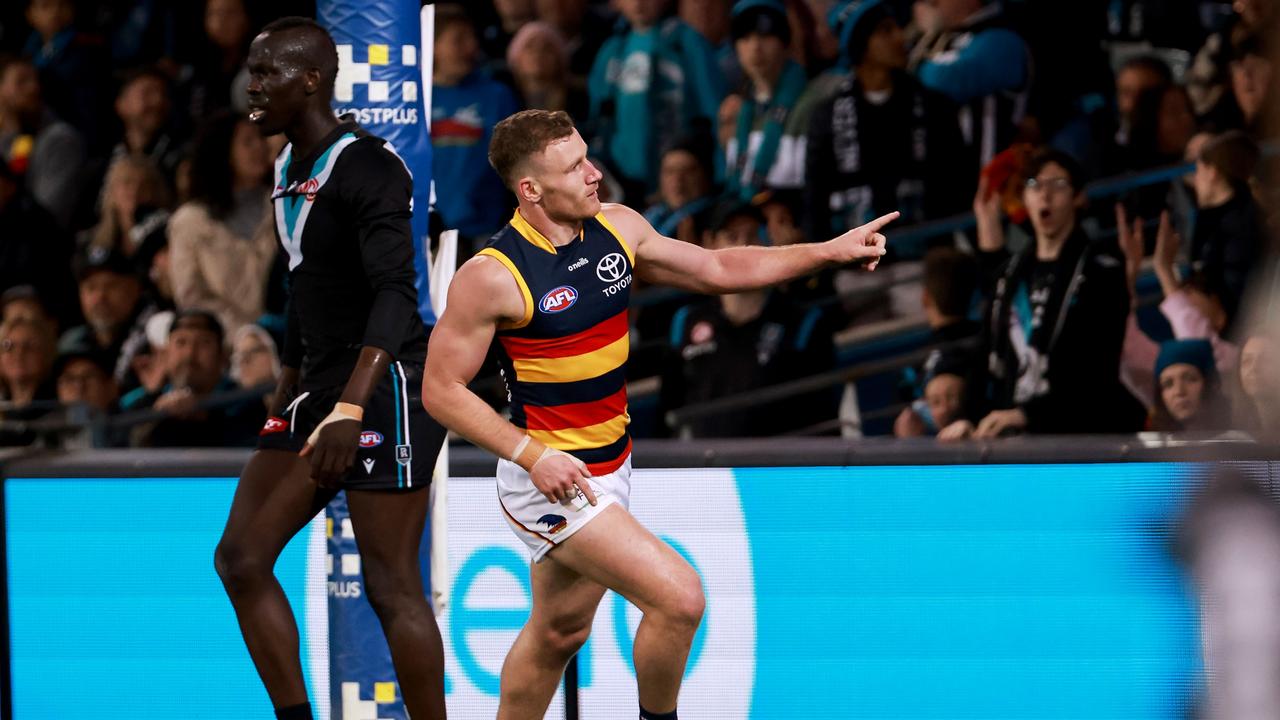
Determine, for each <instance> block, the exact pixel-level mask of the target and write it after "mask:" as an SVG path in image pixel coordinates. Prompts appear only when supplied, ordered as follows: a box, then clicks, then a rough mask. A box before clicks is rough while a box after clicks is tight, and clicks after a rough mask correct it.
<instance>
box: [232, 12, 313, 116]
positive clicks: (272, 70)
mask: <svg viewBox="0 0 1280 720" xmlns="http://www.w3.org/2000/svg"><path fill="white" fill-rule="evenodd" d="M246 65H247V67H248V70H249V87H248V94H249V122H252V123H254V124H255V125H257V126H258V130H259V131H261V132H262V134H263V135H275V134H277V133H282V132H284V131H285V130H286V129H287V128H288V127H289V126H290V125H292V124H293V121H294V118H296V117H297V116H298V115H299V113H301V112H302V109H303V108H304V107H305V106H306V102H307V98H308V95H309V93H308V92H307V86H308V70H307V68H306V65H305V64H304V63H302V62H301V61H300V58H299V57H298V54H297V53H294V52H290V51H289V48H288V47H287V46H286V43H285V42H283V38H282V37H281V36H280V35H279V34H278V33H262V34H260V35H258V37H256V38H254V39H253V43H252V44H251V45H250V46H249V60H248V62H247V63H246ZM313 80H315V81H318V73H317V77H316V78H313Z"/></svg>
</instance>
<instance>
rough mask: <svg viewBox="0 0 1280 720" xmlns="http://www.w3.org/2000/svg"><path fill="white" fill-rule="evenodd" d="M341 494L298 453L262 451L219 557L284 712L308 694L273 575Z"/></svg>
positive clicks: (261, 669) (234, 504)
mask: <svg viewBox="0 0 1280 720" xmlns="http://www.w3.org/2000/svg"><path fill="white" fill-rule="evenodd" d="M336 492H337V491H336V490H332V489H326V488H321V487H319V486H318V485H316V483H315V481H313V480H312V479H311V466H310V464H309V463H307V461H306V460H304V459H302V458H299V457H298V455H297V454H296V453H291V452H285V451H282V450H259V451H257V452H255V453H254V454H253V456H252V457H250V458H249V463H248V464H247V465H245V468H244V472H243V473H242V474H241V475H240V483H239V484H238V485H237V486H236V494H235V499H233V500H232V501H231V512H230V514H229V516H228V517H227V526H226V529H224V530H223V532H222V539H221V540H220V541H218V547H217V550H216V551H215V552H214V567H216V568H217V570H218V576H219V577H221V578H222V585H223V587H224V588H226V591H227V596H228V597H230V598H231V604H232V605H233V606H234V607H235V611H236V618H237V619H238V620H239V621H240V632H241V633H242V634H243V635H244V642H245V645H246V646H247V647H248V649H249V656H250V657H252V658H253V664H254V666H255V667H256V668H257V669H258V675H259V676H260V677H261V678H262V684H263V685H265V686H266V688H267V694H268V695H269V696H270V697H271V702H272V704H273V705H274V706H275V707H277V708H281V707H289V706H292V705H300V704H302V703H306V702H307V688H306V685H305V683H304V680H303V678H302V661H301V659H300V658H299V657H298V652H299V650H298V624H297V622H296V621H295V620H294V616H293V610H292V609H291V608H290V607H289V600H288V599H287V598H286V597H285V594H284V589H283V588H281V587H280V582H279V581H278V580H276V576H275V573H274V572H273V568H274V567H275V564H276V559H277V558H278V557H279V556H280V553H281V551H283V550H284V546H285V545H286V544H288V542H289V540H290V539H291V538H292V537H293V536H294V535H296V534H297V533H298V531H299V530H301V529H302V528H303V527H305V526H306V524H307V523H308V522H310V520H311V518H313V517H315V515H316V513H318V512H320V510H321V509H323V508H324V506H325V505H327V504H328V503H329V501H330V500H331V499H333V496H334V495H335V494H336Z"/></svg>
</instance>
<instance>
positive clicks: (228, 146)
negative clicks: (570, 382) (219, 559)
mask: <svg viewBox="0 0 1280 720" xmlns="http://www.w3.org/2000/svg"><path fill="white" fill-rule="evenodd" d="M436 8H437V9H436V20H435V30H434V32H435V42H434V50H433V59H434V71H433V88H432V108H431V116H432V126H431V138H432V144H433V151H434V157H433V164H434V168H433V172H434V175H435V177H437V178H446V177H447V178H449V182H447V183H437V185H436V194H437V198H438V203H437V206H436V211H437V212H438V213H439V215H440V220H441V221H442V222H440V223H438V225H440V226H443V227H449V228H456V229H458V231H459V234H460V236H461V238H462V241H461V242H462V251H461V252H460V255H461V256H462V258H463V259H465V258H466V257H469V255H470V254H471V252H473V251H474V250H476V249H478V248H479V247H481V246H483V244H484V243H485V242H486V240H487V238H488V237H489V236H490V235H491V234H492V233H494V232H496V231H497V230H499V229H500V228H501V227H502V226H503V224H505V223H506V221H507V220H508V219H509V218H510V216H511V212H512V208H513V207H514V201H513V198H512V197H511V196H510V194H509V193H508V192H507V191H506V190H505V188H503V186H502V184H501V182H500V181H499V179H498V177H497V176H496V175H495V174H494V172H493V171H492V169H491V168H490V167H489V165H488V162H487V155H486V154H487V147H488V139H489V134H490V132H491V131H492V128H493V126H494V125H495V124H496V123H497V122H498V121H499V120H501V119H502V118H504V117H506V116H507V115H509V114H510V113H512V112H514V111H516V110H519V109H521V108H546V109H553V110H565V111H567V112H568V113H569V114H570V115H571V116H572V117H573V118H574V120H575V122H576V124H577V126H578V128H579V130H580V132H581V133H582V135H583V137H584V139H586V140H587V142H588V144H589V146H590V148H591V153H592V158H593V160H594V161H595V162H596V164H597V166H599V167H600V168H601V169H602V171H604V173H605V180H604V181H603V183H602V188H601V197H602V199H605V200H611V201H615V202H625V203H627V204H629V205H631V206H633V207H635V208H636V209H638V210H641V211H643V212H644V213H645V215H646V217H648V219H649V220H650V222H652V223H653V225H654V226H655V227H656V228H657V229H658V230H659V231H660V232H662V233H664V234H666V235H668V236H670V237H673V238H677V239H679V240H681V241H684V242H690V243H696V244H699V245H702V246H704V247H708V248H721V247H731V246H738V245H772V246H781V245H787V244H793V243H802V242H814V241H821V240H825V239H827V238H830V237H833V236H835V235H837V234H839V233H841V232H844V231H845V230H848V229H850V228H852V227H855V226H857V225H859V224H862V223H864V222H866V221H867V220H870V219H872V218H874V217H876V216H878V215H881V214H883V213H886V212H890V211H892V210H899V211H901V212H902V218H901V219H900V220H899V221H898V222H897V223H896V224H895V225H894V226H892V227H891V231H890V233H889V237H890V243H889V247H890V255H889V256H888V257H887V259H886V261H885V262H884V264H883V266H882V267H881V269H880V270H878V271H877V272H876V273H873V274H868V273H863V272H860V271H858V270H856V269H849V268H834V269H831V270H828V271H824V272H822V273H820V274H818V275H816V276H814V277H811V278H804V279H801V280H797V281H795V282H792V283H789V284H788V285H786V286H784V287H780V288H777V289H775V290H771V291H764V292H756V293H743V294H738V295H730V296H725V297H721V298H711V299H702V298H695V297H691V296H687V295H682V294H679V293H673V292H670V291H665V290H662V289H659V288H646V287H643V286H637V287H636V289H635V291H634V293H633V298H634V300H633V308H632V313H631V320H632V325H633V332H632V340H633V343H632V347H633V351H632V361H631V363H630V365H629V369H628V376H629V379H630V380H631V397H632V415H633V420H634V421H635V422H634V425H633V429H634V431H635V433H636V434H637V435H638V436H642V437H643V436H679V437H722V436H765V435H778V434H794V433H801V434H842V435H845V436H857V435H875V434H884V435H888V434H894V435H898V436H936V437H937V438H938V439H939V440H940V441H944V442H946V441H961V440H964V439H966V438H994V437H1000V436H1003V435H1009V434H1017V433H1135V432H1140V431H1144V430H1147V431H1160V432H1208V433H1226V432H1230V433H1235V434H1238V435H1241V436H1248V437H1254V438H1258V439H1268V438H1276V437H1280V405H1277V402H1276V399H1275V398H1276V395H1277V389H1278V388H1280V379H1278V375H1280V362H1277V357H1278V356H1277V347H1276V346H1275V341H1274V339H1273V338H1272V337H1270V336H1268V335H1267V334H1266V333H1264V332H1261V331H1260V330H1259V328H1260V327H1262V324H1261V323H1262V321H1261V320H1260V319H1259V318H1265V317H1266V315H1265V313H1266V311H1267V309H1268V308H1267V303H1266V302H1265V301H1260V300H1257V299H1256V298H1265V297H1271V296H1272V295H1273V294H1274V292H1273V288H1274V286H1275V285H1276V284H1277V278H1278V277H1280V276H1278V275H1277V255H1278V252H1277V250H1278V248H1277V245H1276V243H1275V241H1274V240H1273V237H1274V234H1273V232H1272V230H1273V229H1274V223H1275V222H1276V221H1277V220H1278V218H1277V217H1276V210H1277V208H1280V204H1278V203H1277V201H1276V200H1277V192H1278V191H1280V184H1278V183H1280V177H1278V176H1277V158H1276V143H1275V132H1276V130H1277V128H1278V127H1280V124H1278V121H1280V117H1277V102H1278V100H1277V89H1276V85H1277V82H1280V74H1278V73H1277V72H1276V70H1275V67H1274V64H1275V58H1276V52H1275V50H1276V41H1277V40H1278V38H1275V37H1274V35H1275V33H1274V30H1275V28H1276V26H1277V21H1278V20H1280V0H1235V1H1234V2H1228V1H1226V0H1071V1H1070V2H1068V1H1066V0H1022V1H1021V2H1018V1H1010V2H1004V3H1001V2H994V1H991V2H988V1H986V0H916V1H914V2H913V1H911V0H853V1H850V0H737V1H736V2H735V1H734V0H612V1H608V2H606V1H593V0H493V1H492V2H485V1H477V2H466V3H456V4H451V3H436ZM313 13H314V5H313V3H311V2H305V1H301V0H299V1H296V2H295V1H292V0H291V1H288V2H255V3H252V4H250V3H248V2H247V0H204V1H203V2H178V1H177V0H25V1H19V2H11V3H6V4H5V5H4V7H3V9H0V292H2V293H3V295H2V296H0V306H2V311H3V317H2V321H0V398H2V400H3V404H2V405H0V412H2V415H3V422H2V423H0V440H2V441H3V442H4V443H5V444H11V445H12V444H30V443H33V442H49V441H50V437H52V436H53V435H57V434H58V433H56V432H54V431H53V430H52V429H53V428H58V427H61V428H64V429H65V428H66V427H76V426H83V427H91V428H93V430H92V432H86V433H81V434H80V436H79V437H78V438H77V439H73V442H85V443H93V444H97V445H106V446H127V445H142V446H169V447H173V446H236V445H251V444H252V443H253V441H254V439H255V437H256V435H257V431H258V429H259V428H260V427H261V425H262V422H263V420H264V418H265V404H264V397H265V395H266V393H267V392H268V389H269V388H270V386H271V384H272V383H274V379H275V377H276V375H277V374H278V372H279V367H280V365H279V360H278V353H277V345H278V340H279V339H280V338H281V336H282V331H283V325H282V323H283V319H282V312H283V308H284V299H285V297H286V293H287V287H286V284H287V278H286V274H287V273H286V268H285V266H284V264H283V263H282V261H281V259H280V257H279V253H278V251H277V247H276V241H275V236H274V229H273V223H272V221H271V207H270V201H269V197H270V190H271V170H272V161H273V158H274V157H275V155H276V154H277V153H278V152H279V151H280V148H281V147H282V145H283V139H282V138H266V139H264V138H262V137H260V136H259V135H258V133H257V131H256V130H255V129H254V128H253V127H252V126H251V125H250V124H249V123H248V122H247V120H246V119H245V111H246V108H245V97H244V88H245V85H246V83H247V76H246V73H245V70H244V60H245V55H246V52H247V49H248V45H249V42H250V41H251V40H252V38H253V36H254V34H255V33H256V28H258V27H261V25H263V24H265V23H266V22H267V21H269V20H271V19H273V18H275V17H279V16H282V15H291V14H300V15H311V14H313ZM1276 320H1277V319H1276V318H1274V317H1272V324H1273V325H1274V324H1275V323H1276ZM490 368H491V369H490V372H489V375H488V377H486V378H481V379H480V380H479V381H478V383H477V385H478V387H480V388H481V389H482V390H486V395H487V396H488V397H490V398H491V399H492V402H493V403H494V404H495V405H496V406H499V407H501V406H502V404H503V403H504V402H505V393H504V392H503V391H502V390H501V386H500V381H499V380H498V379H497V378H496V366H493V365H492V364H491V365H490ZM104 418H105V419H111V418H115V419H116V420H117V422H102V421H103V419H104ZM121 418H125V419H126V420H127V421H119V420H120V419H121Z"/></svg>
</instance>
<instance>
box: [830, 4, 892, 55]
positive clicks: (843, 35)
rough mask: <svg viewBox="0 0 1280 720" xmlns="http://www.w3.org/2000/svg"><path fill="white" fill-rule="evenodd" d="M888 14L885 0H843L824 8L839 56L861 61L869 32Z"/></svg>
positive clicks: (869, 36)
mask: <svg viewBox="0 0 1280 720" xmlns="http://www.w3.org/2000/svg"><path fill="white" fill-rule="evenodd" d="M890 15H891V13H890V11H889V8H888V7H887V6H886V5H885V4H884V0H846V1H845V2H838V3H836V4H835V5H833V6H832V7H831V10H830V11H829V12H827V25H828V26H829V27H830V28H831V31H832V32H834V33H835V34H836V37H838V38H839V39H840V59H841V60H842V61H843V62H845V63H848V64H850V65H857V64H858V63H860V62H862V55H863V53H864V52H865V51H866V49H867V41H868V40H869V39H870V38H871V34H872V33H873V32H875V29H876V27H877V26H878V25H879V24H880V21H881V20H883V19H884V18H886V17H889V16H890Z"/></svg>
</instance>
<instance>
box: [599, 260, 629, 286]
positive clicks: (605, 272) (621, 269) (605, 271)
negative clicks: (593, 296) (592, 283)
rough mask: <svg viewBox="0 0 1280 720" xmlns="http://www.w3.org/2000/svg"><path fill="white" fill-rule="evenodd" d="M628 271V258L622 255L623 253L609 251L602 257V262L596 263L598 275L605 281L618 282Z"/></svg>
mask: <svg viewBox="0 0 1280 720" xmlns="http://www.w3.org/2000/svg"><path fill="white" fill-rule="evenodd" d="M626 273H627V259H626V258H625V257H623V256H622V253H609V254H608V255H605V256H604V257H603V258H600V262H599V263H597V264H596V277H598V278H600V280H601V281H603V282H607V283H611V282H617V281H618V280H621V279H622V276H623V275H625V274H626Z"/></svg>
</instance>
